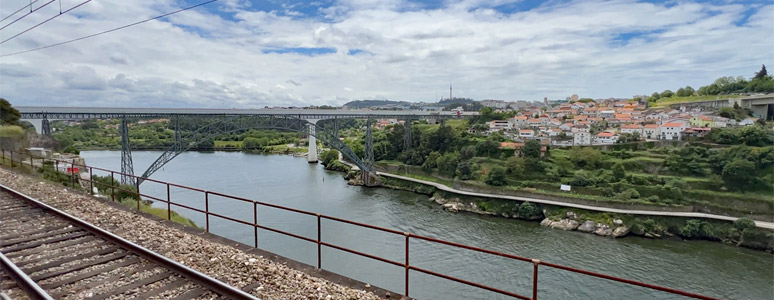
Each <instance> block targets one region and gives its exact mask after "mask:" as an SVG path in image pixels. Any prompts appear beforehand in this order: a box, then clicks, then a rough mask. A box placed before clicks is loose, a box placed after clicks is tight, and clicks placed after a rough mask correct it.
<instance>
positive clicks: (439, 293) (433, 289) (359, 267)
mask: <svg viewBox="0 0 774 300" xmlns="http://www.w3.org/2000/svg"><path fill="white" fill-rule="evenodd" d="M160 154H161V152H154V151H138V152H134V153H133V160H134V168H135V172H136V173H138V174H141V173H142V172H143V171H144V170H145V169H146V168H147V167H148V166H149V165H150V164H151V162H153V161H154V160H155V159H156V158H157V157H158V156H159V155H160ZM81 156H83V157H84V158H85V159H86V163H87V164H88V165H91V166H96V167H101V168H106V169H111V170H120V159H121V153H120V152H119V151H83V152H81ZM96 174H98V173H96ZM152 178H154V179H159V180H164V181H169V182H172V183H178V184H182V185H187V186H192V187H197V188H200V189H205V190H209V191H215V192H221V193H225V194H230V195H234V196H240V197H245V198H249V199H255V200H259V201H264V202H269V203H274V204H279V205H283V206H289V207H293V208H298V209H303V210H308V211H313V212H319V213H322V214H327V215H330V216H334V217H340V218H345V219H349V220H353V221H357V222H363V223H367V224H372V225H377V226H383V227H387V228H392V229H396V230H399V231H407V232H412V233H415V234H419V235H425V236H430V237H435V238H440V239H444V240H448V241H454V242H459V243H463V244H467V245H472V246H477V247H482V248H485V249H491V250H496V251H502V252H506V253H511V254H514V255H519V256H523V257H530V258H537V259H541V260H543V261H547V262H552V263H557V264H563V265H567V266H572V267H576V268H581V269H585V270H589V271H595V272H601V273H604V274H609V275H614V276H619V277H624V278H628V279H633V280H638V281H643V282H646V283H652V284H657V285H663V286H668V287H672V288H677V289H682V290H687V291H692V292H696V293H700V294H704V295H708V296H713V297H719V298H726V299H774V256H772V255H770V254H766V253H763V252H758V251H752V250H748V249H744V248H738V247H733V246H728V245H723V244H720V243H714V242H706V241H683V242H681V241H666V240H651V239H645V238H637V237H626V238H622V239H612V238H603V237H598V236H594V235H590V234H584V233H579V232H566V231H561V230H555V229H548V228H544V227H541V226H540V225H539V224H537V223H535V222H525V221H520V220H512V219H504V218H495V217H488V216H479V215H474V214H468V213H457V214H455V213H450V212H446V211H444V210H442V209H441V208H440V206H438V205H436V204H434V203H432V202H430V201H428V196H425V195H418V194H414V193H410V192H404V191H395V190H389V189H382V188H365V187H358V186H349V185H347V184H346V181H345V180H344V179H343V178H342V175H341V174H340V173H336V172H330V171H326V170H324V169H323V168H322V166H321V165H317V164H308V163H307V162H306V160H305V158H295V157H292V156H284V155H260V154H245V153H241V152H214V153H199V152H186V153H183V154H181V155H180V156H178V157H177V158H175V159H174V160H172V161H171V162H170V163H168V164H167V165H165V166H164V168H163V169H162V170H159V171H158V172H156V173H155V174H153V176H152ZM141 190H142V192H143V194H150V195H154V196H156V197H159V198H165V197H166V192H167V191H166V186H162V185H158V184H154V183H152V182H145V183H143V184H142V186H141ZM170 193H171V198H172V200H173V201H175V202H179V203H184V204H186V205H189V206H193V207H197V208H202V209H203V208H204V205H205V203H204V202H205V201H204V196H203V194H197V193H193V192H190V191H185V190H182V189H178V188H174V187H173V188H172V189H171V190H170ZM154 205H157V206H159V207H166V204H164V203H155V204H154ZM209 206H210V210H211V211H214V212H216V213H220V214H225V215H228V216H233V217H235V218H238V219H241V220H246V221H248V222H252V218H253V206H252V204H246V203H245V204H243V203H240V202H237V201H233V200H226V199H222V198H219V197H215V196H210V203H209ZM175 210H176V211H177V212H179V213H181V214H182V215H184V216H186V217H188V218H190V219H191V220H193V221H195V222H196V223H197V224H198V225H199V226H200V227H204V226H205V218H204V216H203V215H202V214H200V213H197V212H195V211H190V210H186V209H181V208H178V209H175ZM258 219H259V221H258V223H259V224H261V225H265V226H269V227H273V228H277V229H280V230H284V231H289V232H292V233H295V234H299V235H303V236H306V237H309V238H316V235H317V233H316V228H317V227H316V225H317V224H316V218H315V217H311V216H304V215H298V214H294V213H289V212H284V211H280V210H277V209H272V208H263V207H259V211H258ZM210 228H211V230H212V231H213V232H214V233H216V234H219V235H222V236H225V237H227V238H230V239H233V240H236V241H240V242H243V243H245V244H248V245H253V230H252V228H251V227H249V226H246V225H241V224H236V223H232V222H229V221H224V220H219V219H217V218H214V217H211V219H210ZM258 235H259V236H258V239H259V247H260V248H262V249H265V250H268V251H271V252H274V253H277V254H279V255H282V256H285V257H289V258H292V259H294V260H298V261H301V262H304V263H307V264H310V265H316V264H317V246H316V244H312V243H309V242H306V241H302V240H297V239H294V238H292V237H287V236H282V235H279V234H276V233H273V232H270V231H265V230H260V231H259V232H258ZM322 240H323V241H326V242H329V243H332V244H336V245H340V246H344V247H347V248H351V249H355V250H358V251H362V252H366V253H369V254H373V255H377V256H381V257H384V258H388V259H391V260H394V261H398V262H403V260H404V250H403V249H404V243H405V240H404V238H403V237H402V236H396V235H391V234H386V233H381V232H378V231H374V230H369V229H364V228H357V227H353V226H351V225H343V224H340V223H336V222H333V221H327V220H323V221H322ZM410 255H411V257H410V259H411V264H412V265H415V266H418V267H421V268H425V269H429V270H433V271H436V272H440V273H442V274H447V275H452V276H455V277H459V278H463V279H466V280H471V281H475V282H478V283H483V284H486V285H490V286H494V287H496V288H500V289H504V290H508V291H511V292H515V293H519V294H521V295H527V296H531V295H532V290H531V287H532V265H531V264H530V263H526V262H520V261H512V260H507V259H503V258H498V257H494V256H490V255H485V254H480V253H475V252H472V251H468V250H463V249H458V248H453V247H447V246H442V245H438V244H430V243H427V242H422V241H419V240H415V239H412V240H411V244H410ZM322 266H323V268H324V269H327V270H330V271H332V272H335V273H339V274H342V275H345V276H348V277H352V278H355V279H358V280H360V281H364V282H368V283H371V284H373V285H376V286H379V287H383V288H386V289H389V290H392V291H395V292H398V293H403V281H404V279H403V278H404V277H403V274H404V270H403V268H401V267H397V266H392V265H388V264H386V263H382V262H378V261H374V260H370V259H367V258H362V257H358V256H355V255H352V254H348V253H346V252H342V251H339V250H335V249H330V248H325V247H323V251H322ZM409 277H410V295H411V296H412V297H416V298H419V299H510V298H508V297H505V296H501V295H498V294H494V293H490V292H487V291H484V290H480V289H476V288H472V287H468V286H465V285H462V284H459V283H455V282H451V281H448V280H444V279H440V278H435V277H431V276H428V275H424V274H422V273H419V272H415V271H412V272H411V273H410V276H409ZM538 287H539V288H538V290H539V294H538V295H539V298H541V299H623V298H627V299H684V298H682V297H679V296H673V295H669V294H666V293H662V292H656V291H651V290H648V289H645V288H639V287H631V286H627V285H624V284H620V283H616V282H612V281H608V280H604V279H597V278H593V277H588V276H585V275H581V274H575V273H569V272H565V271H560V270H555V269H551V268H548V267H541V268H540V271H539V282H538Z"/></svg>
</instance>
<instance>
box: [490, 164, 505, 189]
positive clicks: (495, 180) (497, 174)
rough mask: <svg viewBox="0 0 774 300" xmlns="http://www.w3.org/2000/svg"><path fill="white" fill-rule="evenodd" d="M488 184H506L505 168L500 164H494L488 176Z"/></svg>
mask: <svg viewBox="0 0 774 300" xmlns="http://www.w3.org/2000/svg"><path fill="white" fill-rule="evenodd" d="M485 182H486V184H488V185H495V186H501V185H505V168H503V167H500V166H494V167H492V169H491V170H489V174H487V176H486V181H485Z"/></svg>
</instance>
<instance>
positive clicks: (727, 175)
mask: <svg viewBox="0 0 774 300" xmlns="http://www.w3.org/2000/svg"><path fill="white" fill-rule="evenodd" d="M722 177H723V181H724V182H725V183H726V187H727V188H729V189H734V190H742V189H743V188H745V187H747V186H748V185H754V184H755V181H756V180H755V179H756V176H755V163H753V162H751V161H749V160H746V159H741V158H736V159H734V160H732V161H731V162H730V163H728V164H726V166H725V167H723V174H722Z"/></svg>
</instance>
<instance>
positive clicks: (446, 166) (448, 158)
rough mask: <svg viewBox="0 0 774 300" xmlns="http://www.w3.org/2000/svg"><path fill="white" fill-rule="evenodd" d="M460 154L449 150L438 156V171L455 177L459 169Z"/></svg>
mask: <svg viewBox="0 0 774 300" xmlns="http://www.w3.org/2000/svg"><path fill="white" fill-rule="evenodd" d="M459 160H460V156H459V154H457V153H456V152H449V153H446V154H444V155H443V156H441V157H440V158H438V171H440V172H441V174H444V175H447V176H449V177H452V178H453V177H454V175H456V171H457V163H459Z"/></svg>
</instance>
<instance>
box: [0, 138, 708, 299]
mask: <svg viewBox="0 0 774 300" xmlns="http://www.w3.org/2000/svg"><path fill="white" fill-rule="evenodd" d="M7 160H10V166H11V167H12V168H16V167H25V166H24V165H25V164H28V165H29V166H30V167H31V168H32V169H35V168H37V166H36V164H35V161H36V160H37V161H39V162H40V167H43V166H44V163H43V162H44V161H50V162H52V163H53V164H54V165H55V166H57V167H56V170H57V171H59V168H58V165H59V164H64V165H65V166H67V165H69V166H70V168H69V169H67V170H68V171H70V170H76V169H77V171H76V172H78V176H77V177H76V173H75V172H71V173H70V174H69V175H70V179H72V180H71V184H72V186H76V184H77V185H80V183H79V181H80V180H82V181H85V182H88V183H89V193H91V195H94V185H95V184H97V185H107V184H102V183H100V182H98V181H96V180H94V171H95V170H97V171H101V172H105V173H109V174H110V178H111V184H110V185H109V186H106V187H105V190H107V188H109V189H110V198H111V199H112V200H114V201H115V200H116V199H115V196H116V192H117V191H118V192H122V191H123V192H126V193H132V194H134V195H137V196H138V197H144V198H146V199H151V200H153V201H159V202H162V203H166V204H167V219H168V220H171V219H172V216H171V212H172V210H173V209H172V207H173V206H174V207H179V208H184V209H188V210H192V211H195V212H198V213H202V214H204V216H205V230H206V231H207V232H210V217H216V218H220V219H222V220H227V221H230V222H234V223H238V224H243V225H246V226H250V227H252V228H253V232H254V236H253V238H254V245H253V246H254V247H256V248H257V247H258V245H259V244H258V241H259V239H258V229H263V230H267V231H271V232H275V233H278V234H282V235H286V236H289V237H293V238H296V239H299V240H303V241H306V242H309V243H313V244H316V245H317V268H318V269H322V259H323V257H322V247H328V248H331V249H336V250H340V251H344V252H348V253H351V254H355V255H358V256H362V257H366V258H369V259H372V260H376V261H380V262H383V263H386V264H390V265H394V266H398V267H401V268H403V269H404V294H403V295H404V296H407V297H408V296H409V282H410V280H409V271H416V272H420V273H424V274H428V275H431V276H434V277H438V278H443V279H446V280H450V281H454V282H458V283H462V284H465V285H468V286H472V287H476V288H479V289H483V290H487V291H491V292H494V293H498V294H501V295H506V296H510V297H514V298H518V299H525V300H535V299H538V274H539V273H538V270H539V267H540V266H543V267H544V268H545V267H548V268H553V269H558V270H563V271H568V272H572V273H577V274H583V275H587V276H592V277H596V278H601V279H606V280H611V281H615V282H621V283H624V284H628V285H634V286H639V287H644V288H648V289H652V290H657V291H662V292H666V293H670V294H674V295H680V296H685V297H690V298H695V299H717V298H713V297H709V296H704V295H699V294H696V293H692V292H687V291H682V290H678V289H673V288H668V287H663V286H658V285H654V284H648V283H644V282H639V281H635V280H629V279H625V278H620V277H616V276H611V275H606V274H601V273H596V272H591V271H587V270H582V269H578V268H573V267H569V266H564V265H559V264H554V263H550V262H545V261H542V260H539V259H532V258H527V257H522V256H517V255H513V254H509V253H503V252H498V251H493V250H488V249H483V248H478V247H474V246H469V245H464V244H460V243H455V242H450V241H445V240H441V239H436V238H432V237H427V236H422V235H417V234H413V233H410V232H403V231H399V230H394V229H389V228H384V227H380V226H375V225H370V224H365V223H360V222H356V221H351V220H347V219H342V218H338V217H333V216H328V215H323V214H319V213H315V212H311V211H305V210H301V209H296V208H291V207H286V206H282V205H277V204H272V203H267V202H261V201H256V200H252V199H247V198H243V197H238V196H232V195H228V194H224V193H219V192H213V191H207V190H202V189H197V188H194V187H189V186H185V185H180V184H175V183H170V182H165V181H161V180H156V179H152V178H141V177H139V176H135V175H133V174H123V173H121V172H118V171H113V170H109V169H103V168H98V167H92V166H87V165H81V164H77V163H74V162H72V161H65V160H55V159H47V158H41V157H34V156H32V155H29V154H27V153H19V152H11V151H7V150H2V163H3V164H4V165H5V164H6V161H7ZM82 170H88V174H89V175H88V179H81V175H80V174H82V173H86V172H85V171H82ZM124 175H125V176H131V177H133V178H134V179H135V182H137V180H136V179H140V178H141V179H143V180H146V181H148V182H155V183H158V184H162V185H164V186H166V197H164V196H162V197H161V198H160V197H157V196H153V195H148V194H143V193H141V192H140V190H139V186H135V190H129V189H124V188H121V187H120V185H118V184H116V180H115V176H124ZM172 187H174V188H180V189H184V190H188V191H192V192H196V193H200V194H203V195H204V199H205V207H204V209H200V208H196V207H192V206H189V205H185V204H181V203H177V202H174V201H172V199H171V195H170V188H172ZM210 195H213V196H218V197H222V198H226V199H231V200H233V201H240V202H243V203H249V204H252V207H253V212H252V215H253V220H252V221H244V220H240V219H238V218H235V217H232V216H226V215H223V214H218V213H215V212H212V210H211V208H210ZM119 200H121V199H119ZM140 202H141V201H137V209H138V210H139V209H140ZM259 207H266V208H274V209H280V210H284V211H288V212H293V213H297V214H302V215H308V216H313V217H315V218H316V220H317V237H316V238H309V237H305V236H302V235H300V234H295V233H291V232H287V231H283V230H280V229H277V228H272V227H269V226H265V225H261V224H259V223H258V211H259ZM322 220H330V221H334V222H338V223H342V224H349V225H353V226H357V227H362V228H367V229H371V230H376V231H381V232H385V233H389V234H393V235H398V236H403V237H404V238H405V252H404V254H405V256H404V260H403V261H397V260H391V259H387V258H383V257H379V256H376V255H373V254H369V253H364V252H361V251H357V250H354V249H350V248H347V247H343V246H340V245H336V244H333V243H329V242H326V241H324V240H322V227H321V221H322ZM412 239H415V240H421V241H425V242H430V243H434V244H439V245H447V246H451V247H455V248H460V249H467V250H471V251H475V252H479V253H485V254H489V255H493V256H499V257H503V258H507V259H511V260H515V261H521V262H526V263H530V264H532V266H533V268H532V294H531V295H522V294H518V293H515V292H511V291H506V290H503V289H499V288H495V287H492V286H488V285H485V284H481V283H476V282H472V281H468V280H465V279H461V278H458V277H454V276H450V275H446V274H442V273H439V272H435V271H432V270H428V269H425V268H421V267H418V266H416V265H412V264H410V263H409V262H410V252H409V244H410V241H411V240H412Z"/></svg>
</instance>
